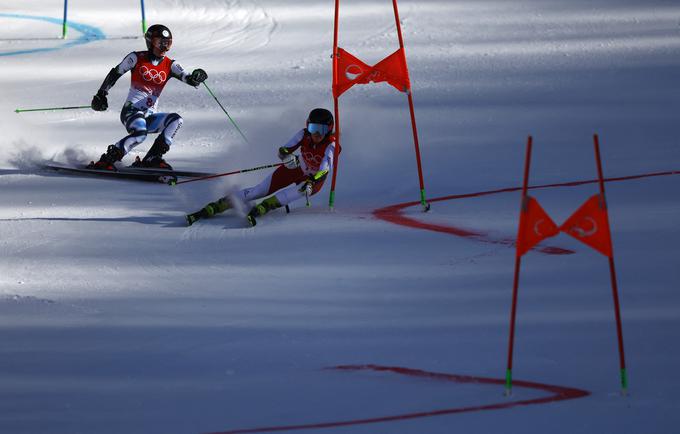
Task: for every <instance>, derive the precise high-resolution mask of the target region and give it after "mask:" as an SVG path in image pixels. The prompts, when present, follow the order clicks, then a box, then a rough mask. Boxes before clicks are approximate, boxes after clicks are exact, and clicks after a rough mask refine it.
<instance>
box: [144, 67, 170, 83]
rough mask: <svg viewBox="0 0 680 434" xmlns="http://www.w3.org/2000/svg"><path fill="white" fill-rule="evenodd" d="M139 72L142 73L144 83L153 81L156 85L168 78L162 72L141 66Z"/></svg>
mask: <svg viewBox="0 0 680 434" xmlns="http://www.w3.org/2000/svg"><path fill="white" fill-rule="evenodd" d="M139 72H141V73H142V78H143V79H144V80H145V81H153V82H154V83H156V84H161V83H163V82H164V81H165V80H167V78H168V76H167V74H166V73H165V72H164V71H160V72H158V71H156V70H155V69H149V68H147V67H146V66H142V67H141V69H140V71H139Z"/></svg>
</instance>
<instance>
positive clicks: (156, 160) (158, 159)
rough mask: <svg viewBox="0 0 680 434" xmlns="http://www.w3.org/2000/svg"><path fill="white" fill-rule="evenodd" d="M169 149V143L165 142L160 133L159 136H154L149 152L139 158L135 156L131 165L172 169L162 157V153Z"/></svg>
mask: <svg viewBox="0 0 680 434" xmlns="http://www.w3.org/2000/svg"><path fill="white" fill-rule="evenodd" d="M169 150H170V145H169V144H167V143H166V142H165V138H164V137H163V135H162V134H161V135H160V136H158V137H156V140H154V142H153V145H152V146H151V149H149V152H147V153H146V155H145V156H144V158H142V159H141V160H140V159H139V157H137V158H136V159H135V162H134V163H132V165H131V167H144V168H154V169H164V170H172V166H171V165H169V164H168V163H167V162H166V161H165V160H164V159H163V154H165V153H166V152H168V151H169Z"/></svg>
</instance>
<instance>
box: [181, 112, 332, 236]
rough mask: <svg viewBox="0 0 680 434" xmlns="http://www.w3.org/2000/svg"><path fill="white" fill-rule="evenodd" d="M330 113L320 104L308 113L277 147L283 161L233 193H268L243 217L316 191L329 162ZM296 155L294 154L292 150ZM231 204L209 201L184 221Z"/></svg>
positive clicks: (250, 196)
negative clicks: (301, 125)
mask: <svg viewBox="0 0 680 434" xmlns="http://www.w3.org/2000/svg"><path fill="white" fill-rule="evenodd" d="M333 126H334V119H333V114H332V113H331V112H330V111H328V110H326V109H323V108H316V109H314V110H312V111H311V112H310V113H309V116H308V118H307V126H306V127H305V128H303V129H302V130H300V131H298V132H297V133H296V134H295V135H294V136H293V137H292V138H291V139H290V140H289V141H288V142H287V143H286V144H285V145H283V146H281V147H280V148H279V158H280V159H281V160H282V161H283V165H282V166H279V167H277V168H276V170H275V171H274V172H273V173H272V174H271V175H269V176H268V177H267V178H265V179H264V180H263V181H262V182H260V183H259V184H257V185H256V186H254V187H249V188H244V189H243V190H240V191H238V192H237V193H236V195H235V196H236V199H237V200H239V201H241V202H247V201H250V200H256V199H260V198H263V197H265V196H270V197H268V198H266V199H265V200H263V201H262V202H260V203H259V204H256V205H255V206H253V207H252V208H251V210H250V212H249V213H248V216H247V219H248V222H249V223H250V225H251V226H255V224H256V223H257V221H256V219H257V218H258V217H260V216H263V215H265V214H266V213H268V212H269V211H271V210H273V209H276V208H279V207H282V206H284V205H288V204H289V203H291V202H293V201H295V200H298V199H301V198H303V197H305V196H307V197H309V196H311V195H313V194H316V193H318V192H319V191H320V190H321V187H322V186H323V183H324V180H325V179H326V176H327V175H328V172H329V171H330V169H331V167H332V166H333V157H334V153H335V146H336V145H335V136H334V134H333ZM298 150H299V151H300V155H299V156H298V155H295V154H294V152H295V151H298ZM232 206H233V204H232V202H231V200H230V198H229V197H223V198H221V199H219V200H217V201H216V202H211V203H209V204H207V205H206V206H205V207H203V208H202V209H201V210H199V211H197V212H195V213H192V214H188V215H187V216H186V219H187V223H188V224H189V225H192V224H193V223H194V222H196V221H197V220H199V219H201V218H207V217H212V216H213V215H215V214H217V213H221V212H224V211H226V210H227V209H229V208H231V207H232Z"/></svg>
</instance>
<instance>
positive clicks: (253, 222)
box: [246, 215, 257, 227]
mask: <svg viewBox="0 0 680 434" xmlns="http://www.w3.org/2000/svg"><path fill="white" fill-rule="evenodd" d="M246 220H248V224H249V225H250V226H251V227H254V226H255V225H256V224H257V220H255V217H253V216H251V215H247V216H246Z"/></svg>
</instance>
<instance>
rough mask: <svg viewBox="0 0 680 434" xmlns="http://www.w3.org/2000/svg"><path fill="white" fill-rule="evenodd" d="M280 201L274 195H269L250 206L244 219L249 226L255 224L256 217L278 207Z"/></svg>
mask: <svg viewBox="0 0 680 434" xmlns="http://www.w3.org/2000/svg"><path fill="white" fill-rule="evenodd" d="M281 206H282V205H281V202H279V200H278V199H277V198H276V196H272V197H269V198H267V199H265V200H263V201H262V202H260V203H259V204H257V205H255V206H254V207H252V208H251V210H250V212H249V213H248V215H247V216H246V220H248V223H249V224H250V226H255V225H256V224H257V218H258V217H261V216H263V215H265V214H267V213H268V212H269V211H271V210H273V209H276V208H280V207H281Z"/></svg>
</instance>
